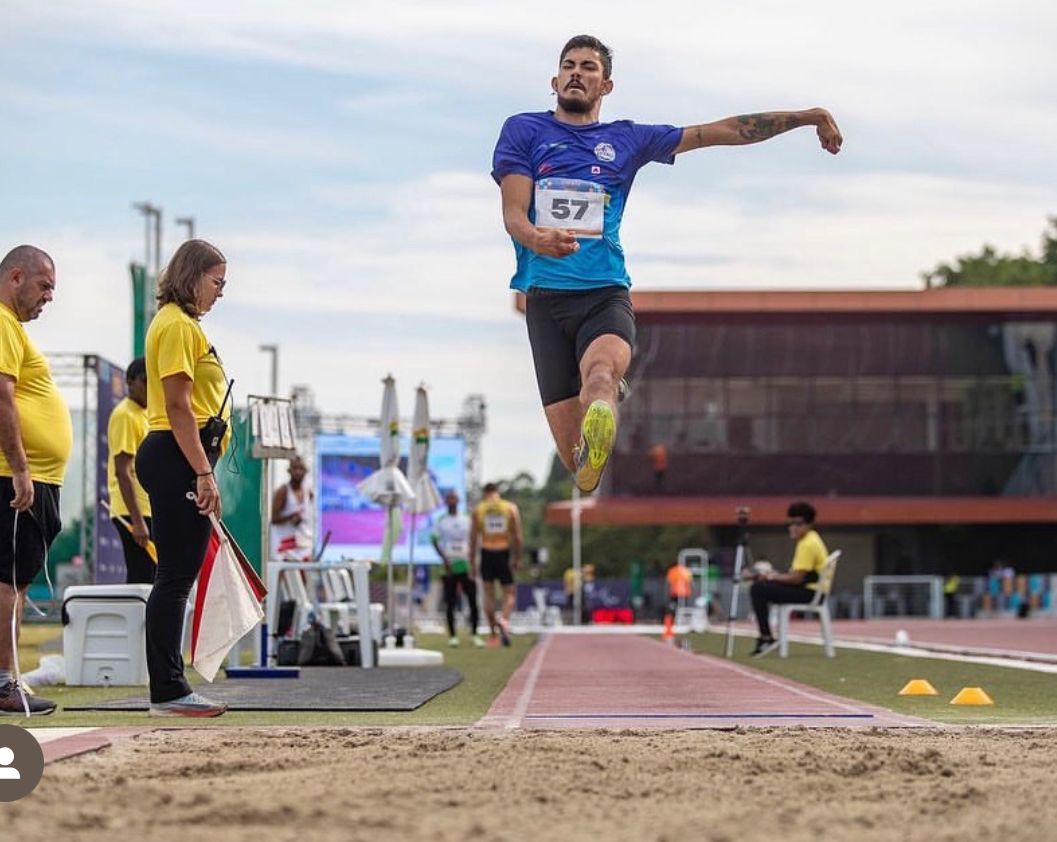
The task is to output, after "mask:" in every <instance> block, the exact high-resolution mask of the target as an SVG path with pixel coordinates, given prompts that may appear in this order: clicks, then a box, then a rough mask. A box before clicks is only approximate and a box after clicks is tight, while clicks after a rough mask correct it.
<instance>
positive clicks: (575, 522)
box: [570, 485, 584, 626]
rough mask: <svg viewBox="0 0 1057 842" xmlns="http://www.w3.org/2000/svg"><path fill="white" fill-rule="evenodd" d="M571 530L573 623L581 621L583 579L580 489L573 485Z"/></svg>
mask: <svg viewBox="0 0 1057 842" xmlns="http://www.w3.org/2000/svg"><path fill="white" fill-rule="evenodd" d="M570 517H571V518H572V527H573V529H572V532H573V536H572V537H573V573H574V574H575V577H576V578H575V581H576V587H575V589H574V590H573V625H575V626H579V625H581V624H582V623H583V605H584V579H583V575H582V570H583V559H582V558H581V555H580V489H579V488H577V487H576V486H575V485H574V486H573V505H572V509H571V510H570Z"/></svg>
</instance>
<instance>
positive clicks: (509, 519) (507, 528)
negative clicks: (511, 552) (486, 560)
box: [473, 499, 514, 550]
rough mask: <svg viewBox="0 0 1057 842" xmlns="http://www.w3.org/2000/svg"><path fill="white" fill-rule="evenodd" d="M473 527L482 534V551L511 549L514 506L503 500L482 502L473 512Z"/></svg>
mask: <svg viewBox="0 0 1057 842" xmlns="http://www.w3.org/2000/svg"><path fill="white" fill-rule="evenodd" d="M473 525H474V528H475V529H476V530H477V531H478V532H480V533H481V549H483V550H508V549H510V535H511V533H512V532H513V529H514V504H513V503H510V502H508V501H506V500H503V499H496V500H482V501H481V502H480V503H478V504H477V508H475V509H474V510H473Z"/></svg>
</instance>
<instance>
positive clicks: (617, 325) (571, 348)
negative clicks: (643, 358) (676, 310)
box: [525, 286, 635, 406]
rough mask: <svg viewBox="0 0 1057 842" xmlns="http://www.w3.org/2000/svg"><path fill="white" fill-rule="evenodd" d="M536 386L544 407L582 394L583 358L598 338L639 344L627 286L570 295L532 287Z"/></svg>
mask: <svg viewBox="0 0 1057 842" xmlns="http://www.w3.org/2000/svg"><path fill="white" fill-rule="evenodd" d="M525 323H526V324H527V325H528V334H529V344H530V345H531V346H532V361H533V362H534V363H535V365H536V383H537V384H538V385H539V390H540V398H541V399H542V400H543V405H544V406H549V405H550V404H552V403H557V402H558V401H564V400H568V399H569V398H575V397H576V396H577V395H579V394H580V359H581V358H582V357H583V355H584V352H585V351H586V350H587V346H588V345H590V344H591V343H592V342H594V340H596V339H597V338H598V337H599V336H605V335H606V334H613V335H615V336H619V337H620V338H621V339H623V340H624V341H625V342H627V343H628V344H629V345H632V346H634V344H635V313H634V311H632V309H631V294H630V293H629V292H628V290H627V289H626V288H625V287H620V286H606V287H598V288H596V289H588V290H583V291H576V292H569V291H566V290H554V289H540V288H538V287H532V288H531V289H530V290H529V291H528V296H527V298H526V302H525Z"/></svg>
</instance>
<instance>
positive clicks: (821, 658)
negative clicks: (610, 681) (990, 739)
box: [686, 633, 1057, 725]
mask: <svg viewBox="0 0 1057 842" xmlns="http://www.w3.org/2000/svg"><path fill="white" fill-rule="evenodd" d="M686 637H687V639H689V640H690V642H691V645H692V646H693V649H694V651H696V652H703V653H707V654H710V655H720V656H721V655H722V654H723V649H724V644H725V636H724V635H723V634H719V633H711V634H691V635H687V636H686ZM754 645H755V640H754V639H753V638H748V637H737V638H735V646H734V660H735V661H737V662H738V663H742V664H745V665H746V666H751V667H753V668H755V669H759V670H763V671H765V672H769V673H773V674H774V675H779V676H782V677H783V678H789V679H792V680H794V681H798V682H800V683H801V684H806V685H808V686H810V687H817V688H818V689H819V690H825V691H826V692H828V693H834V694H836V695H839V696H845V697H847V698H850V699H856V700H858V701H861V702H867V703H869V704H872V705H878V706H880V707H884V708H888V709H889V710H892V711H895V712H896V713H901V714H906V715H908V716H919V717H922V718H924V719H932V720H935V721H938V722H944V723H950V724H958V725H969V724H977V725H979V724H987V725H1040V724H1057V674H1052V673H1043V672H1035V671H1032V670H1025V669H1014V668H1012V667H998V666H990V665H984V664H972V663H964V662H962V661H951V660H945V659H943V658H939V657H937V658H917V657H907V656H906V655H895V654H888V653H884V652H863V651H860V650H857V649H842V648H840V647H838V648H837V655H836V657H835V658H827V657H826V656H825V653H824V652H823V651H822V647H821V646H815V645H811V644H807V643H790V645H789V657H788V658H779V657H778V653H777V652H773V653H771V654H770V655H767V656H766V657H763V658H750V657H749V653H750V652H751V651H752V647H753V646H754ZM914 678H924V679H926V680H928V682H929V683H930V684H932V686H933V687H934V688H936V690H937V691H938V693H939V695H937V696H900V695H899V691H900V690H901V689H902V688H903V686H904V685H905V684H906V683H907V682H908V681H910V680H911V679H914ZM963 687H982V688H983V689H984V691H986V693H987V694H988V695H989V696H990V697H991V698H992V699H993V700H994V705H986V706H968V705H951V704H950V701H951V699H953V698H954V696H955V694H957V693H958V691H959V690H961V689H962V688H963Z"/></svg>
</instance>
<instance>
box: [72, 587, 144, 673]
mask: <svg viewBox="0 0 1057 842" xmlns="http://www.w3.org/2000/svg"><path fill="white" fill-rule="evenodd" d="M150 591H151V586H150V585H74V586H73V587H69V588H67V589H66V592H65V593H64V594H63V599H62V622H63V630H62V646H63V655H64V659H65V661H66V683H67V684H68V685H70V686H75V687H76V686H80V687H85V686H93V687H94V686H103V687H106V686H110V685H131V684H140V685H145V684H147V683H148V682H147V653H146V635H145V615H146V609H147V597H149V596H150Z"/></svg>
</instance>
